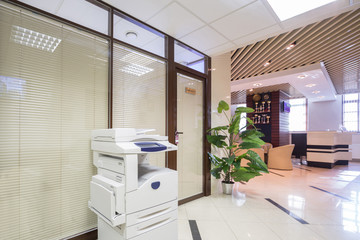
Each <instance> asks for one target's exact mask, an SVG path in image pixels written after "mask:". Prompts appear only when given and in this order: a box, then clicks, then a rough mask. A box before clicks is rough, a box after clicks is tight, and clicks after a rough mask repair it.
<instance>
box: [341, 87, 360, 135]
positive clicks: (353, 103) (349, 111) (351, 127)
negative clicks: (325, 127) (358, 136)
mask: <svg viewBox="0 0 360 240" xmlns="http://www.w3.org/2000/svg"><path fill="white" fill-rule="evenodd" d="M359 113H360V106H359V94H358V93H352V94H344V95H343V125H344V127H345V128H346V130H347V131H351V132H359V128H360V126H359Z"/></svg>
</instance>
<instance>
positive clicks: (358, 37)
mask: <svg viewBox="0 0 360 240" xmlns="http://www.w3.org/2000/svg"><path fill="white" fill-rule="evenodd" d="M295 41H296V45H295V47H294V48H292V49H291V50H286V47H288V46H289V45H290V44H291V43H293V42H295ZM267 61H271V64H270V65H268V66H267V67H264V64H265V63H266V62H267ZM321 61H322V62H324V64H325V67H326V69H327V71H328V73H329V75H330V78H331V80H332V81H333V83H334V86H335V88H336V91H337V93H338V94H343V93H350V92H360V87H359V85H360V83H359V81H360V8H358V9H355V10H353V11H350V12H346V13H343V14H340V15H338V16H335V17H332V18H328V19H325V20H322V21H320V22H316V23H313V24H310V25H307V26H304V27H302V28H298V29H295V30H293V31H290V32H286V33H283V34H280V35H278V36H275V37H271V38H268V39H265V40H263V41H259V42H257V43H254V44H251V45H247V46H245V47H243V48H239V49H237V50H235V51H233V52H232V55H231V80H232V81H236V80H238V81H241V79H244V78H251V77H254V76H259V75H264V74H268V73H272V72H278V71H283V70H286V69H290V68H296V67H301V66H306V65H311V64H314V63H316V62H321Z"/></svg>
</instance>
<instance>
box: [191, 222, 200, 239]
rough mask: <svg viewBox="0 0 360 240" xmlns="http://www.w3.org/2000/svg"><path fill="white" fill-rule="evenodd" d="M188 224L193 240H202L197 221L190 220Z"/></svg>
mask: <svg viewBox="0 0 360 240" xmlns="http://www.w3.org/2000/svg"><path fill="white" fill-rule="evenodd" d="M188 223H189V227H190V232H191V236H192V238H193V240H202V238H201V234H200V229H199V227H198V225H197V222H196V220H189V221H188Z"/></svg>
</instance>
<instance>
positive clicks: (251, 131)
mask: <svg viewBox="0 0 360 240" xmlns="http://www.w3.org/2000/svg"><path fill="white" fill-rule="evenodd" d="M249 136H257V137H263V136H264V134H263V133H262V132H259V131H257V130H256V129H248V130H245V131H243V132H241V134H240V135H239V137H240V138H242V139H243V138H247V137H249Z"/></svg>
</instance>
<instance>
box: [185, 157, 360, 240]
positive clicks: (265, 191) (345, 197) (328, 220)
mask: <svg viewBox="0 0 360 240" xmlns="http://www.w3.org/2000/svg"><path fill="white" fill-rule="evenodd" d="M270 171H271V172H272V173H270V174H266V176H262V177H258V178H255V179H253V180H250V182H249V183H247V184H246V185H243V184H236V185H235V186H234V191H233V195H232V196H231V195H228V196H227V195H223V194H222V193H219V190H218V189H219V187H218V186H216V185H215V186H214V189H213V195H211V196H209V197H203V198H201V199H198V200H195V201H193V202H190V203H187V204H184V205H181V206H180V207H179V240H192V239H200V238H197V237H195V238H193V236H192V232H191V230H190V227H189V220H195V221H196V224H197V227H198V230H199V233H200V236H201V239H202V240H223V239H224V240H225V239H226V240H236V239H259V240H264V239H266V240H275V239H286V240H295V239H301V240H310V239H326V240H332V239H334V240H335V239H336V240H352V239H354V240H355V239H357V240H358V239H360V163H350V165H349V166H336V167H334V168H333V169H331V170H330V169H322V168H314V167H307V166H303V165H301V166H300V165H294V170H293V171H279V170H270ZM265 198H269V199H271V200H272V201H274V202H276V203H277V204H278V205H280V206H282V207H283V208H285V209H287V210H288V211H289V212H288V213H290V214H287V213H286V212H284V211H282V210H281V209H280V208H278V207H276V206H275V205H274V204H272V203H270V202H269V201H267V200H266V199H265ZM291 215H294V216H297V217H298V218H300V219H302V220H304V221H306V222H307V223H308V224H302V223H300V222H299V221H297V220H296V219H295V218H293V217H292V216H291Z"/></svg>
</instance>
